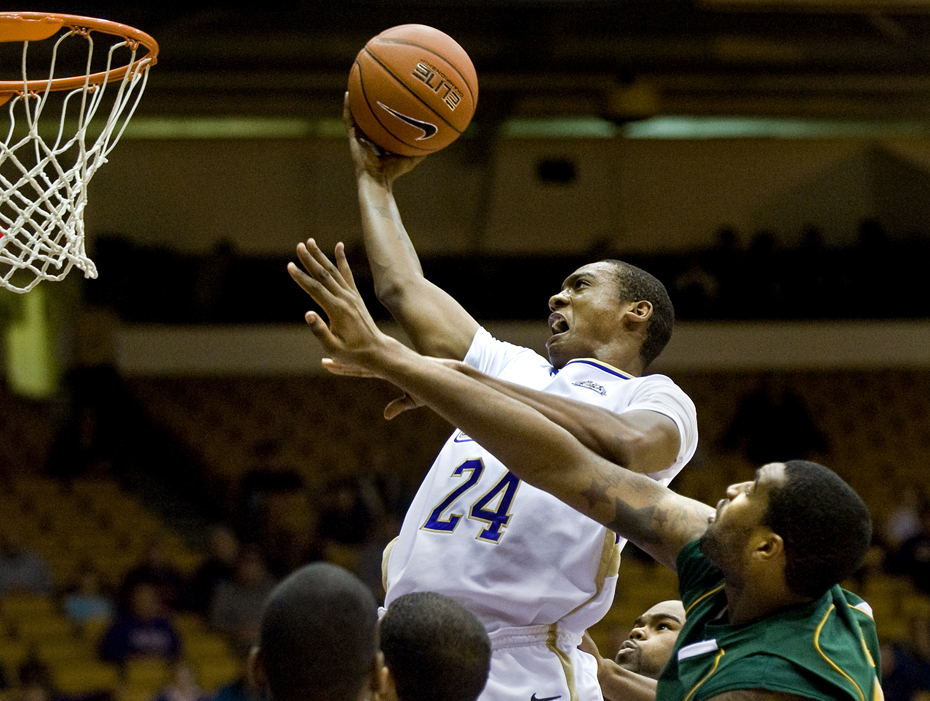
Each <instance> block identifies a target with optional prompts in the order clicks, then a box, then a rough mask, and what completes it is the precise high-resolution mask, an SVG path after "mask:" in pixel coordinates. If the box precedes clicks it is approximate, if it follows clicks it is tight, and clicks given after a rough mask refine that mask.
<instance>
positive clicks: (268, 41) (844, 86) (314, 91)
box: [22, 0, 930, 122]
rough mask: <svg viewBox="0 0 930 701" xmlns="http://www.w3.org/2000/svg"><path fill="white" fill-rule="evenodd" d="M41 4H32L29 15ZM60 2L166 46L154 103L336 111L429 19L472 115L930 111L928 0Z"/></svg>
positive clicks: (155, 110) (169, 110)
mask: <svg viewBox="0 0 930 701" xmlns="http://www.w3.org/2000/svg"><path fill="white" fill-rule="evenodd" d="M22 9H29V8H22ZM45 9H58V10H59V11H64V12H70V13H72V14H92V15H95V16H102V17H106V18H109V19H113V20H116V21H120V22H123V23H125V24H131V25H133V26H136V27H138V28H139V29H142V30H144V31H146V32H148V33H150V34H151V35H153V36H154V37H155V38H156V40H157V41H158V42H159V44H160V47H161V57H160V59H159V64H158V66H157V67H156V69H155V70H153V72H152V76H151V79H150V83H149V88H148V92H147V95H146V98H145V99H144V100H143V104H142V106H141V107H140V111H141V113H145V114H149V115H157V114H165V115H257V116H295V115H299V116H310V117H315V116H333V115H334V114H336V115H338V111H339V105H340V104H341V96H342V92H343V90H344V89H345V84H346V77H347V74H348V70H349V66H350V65H351V62H352V59H353V58H354V56H355V54H356V53H357V51H358V50H359V49H360V48H361V46H362V45H363V44H364V43H365V41H366V40H367V39H368V38H369V37H370V36H372V35H374V34H376V33H378V32H379V31H381V30H382V29H385V28H387V27H390V26H393V25H396V24H403V23H407V22H419V23H424V24H432V25H433V26H436V27H437V28H439V29H442V30H443V31H445V32H447V33H449V34H451V35H452V36H453V37H455V38H456V39H457V40H458V41H459V43H461V44H462V45H463V46H464V47H465V48H466V50H467V51H468V52H469V53H470V54H471V56H472V58H473V60H474V62H475V65H476V68H477V71H478V76H479V83H480V97H479V110H478V115H477V116H476V120H484V121H485V122H494V121H495V120H501V119H504V118H507V117H511V116H520V117H550V116H586V115H596V116H600V117H606V118H608V119H611V120H613V121H616V122H626V121H630V120H636V119H641V118H643V117H649V116H654V115H689V116H768V117H800V118H827V119H917V120H922V119H925V118H930V0H613V1H612V2H604V1H593V0H590V1H589V0H549V1H546V0H432V1H428V0H328V1H326V2H303V3H286V4H279V3H253V4H252V5H241V4H237V5H236V6H235V9H233V4H232V3H212V4H211V3H196V2H194V3H191V2H170V1H169V2H158V3H154V2H153V3H147V4H145V5H139V6H135V5H129V4H126V3H115V2H106V1H103V0H101V1H100V2H96V3H93V2H91V3H83V4H74V3H72V4H71V6H70V7H67V8H65V7H61V8H45Z"/></svg>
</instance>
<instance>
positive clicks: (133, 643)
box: [99, 581, 181, 665]
mask: <svg viewBox="0 0 930 701" xmlns="http://www.w3.org/2000/svg"><path fill="white" fill-rule="evenodd" d="M127 594H128V597H129V601H128V607H127V609H126V610H125V611H121V612H120V613H119V614H118V615H117V618H116V620H115V621H114V622H113V624H112V625H111V626H110V627H109V628H108V629H107V630H106V632H105V633H104V634H103V637H102V638H101V640H100V648H99V653H100V658H101V659H102V660H104V661H105V662H113V663H115V664H120V665H122V664H124V663H125V662H126V661H128V660H130V659H136V658H146V659H162V660H170V661H173V660H176V659H178V657H179V655H180V652H181V638H180V635H179V633H178V631H177V629H176V628H175V627H174V624H173V623H172V622H171V619H170V618H169V615H168V612H167V611H166V609H165V603H164V601H163V599H162V597H161V594H160V592H159V590H158V588H157V587H156V586H155V585H154V584H151V583H149V582H144V581H139V582H137V583H136V584H135V585H133V587H132V589H131V590H130V591H129V592H127Z"/></svg>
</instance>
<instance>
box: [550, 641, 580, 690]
mask: <svg viewBox="0 0 930 701" xmlns="http://www.w3.org/2000/svg"><path fill="white" fill-rule="evenodd" d="M558 640H559V624H558V623H550V624H549V634H548V636H547V637H546V647H547V648H549V650H550V651H551V652H553V653H555V655H556V656H557V657H558V658H559V662H561V663H562V672H564V674H565V684H566V685H567V686H568V701H578V687H577V686H576V685H575V665H573V664H572V660H571V658H570V657H569V656H568V655H567V654H566V653H565V652H564V651H563V650H562V649H560V648H559V644H558Z"/></svg>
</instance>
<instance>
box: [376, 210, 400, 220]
mask: <svg viewBox="0 0 930 701" xmlns="http://www.w3.org/2000/svg"><path fill="white" fill-rule="evenodd" d="M374 210H375V211H376V212H377V213H378V214H380V215H381V217H382V218H384V219H390V220H391V221H395V218H394V212H393V211H391V208H390V207H375V208H374Z"/></svg>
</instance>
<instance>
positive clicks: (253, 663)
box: [246, 646, 268, 690]
mask: <svg viewBox="0 0 930 701" xmlns="http://www.w3.org/2000/svg"><path fill="white" fill-rule="evenodd" d="M246 671H247V672H248V676H249V681H251V682H252V685H253V686H255V687H256V688H258V689H262V690H264V689H265V688H266V687H267V686H268V675H267V674H266V673H265V658H264V657H263V656H262V649H261V648H260V647H258V646H256V647H253V648H252V649H251V650H249V658H248V660H247V661H246Z"/></svg>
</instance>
